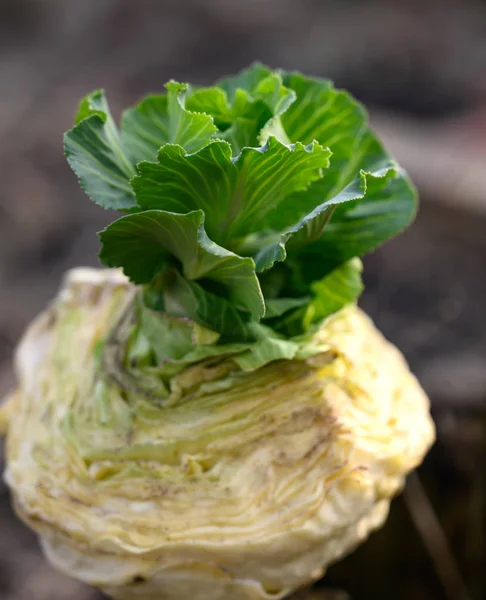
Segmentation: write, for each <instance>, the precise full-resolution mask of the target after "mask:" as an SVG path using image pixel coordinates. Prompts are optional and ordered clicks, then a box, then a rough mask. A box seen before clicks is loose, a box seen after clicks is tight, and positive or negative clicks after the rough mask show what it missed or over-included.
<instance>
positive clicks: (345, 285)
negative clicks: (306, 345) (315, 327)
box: [303, 258, 363, 329]
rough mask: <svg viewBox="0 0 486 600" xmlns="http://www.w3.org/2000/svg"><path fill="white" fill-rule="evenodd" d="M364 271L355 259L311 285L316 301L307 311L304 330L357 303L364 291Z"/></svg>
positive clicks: (313, 301)
mask: <svg viewBox="0 0 486 600" xmlns="http://www.w3.org/2000/svg"><path fill="white" fill-rule="evenodd" d="M362 270H363V265H362V263H361V261H360V259H359V258H354V259H353V260H350V261H348V262H347V263H344V264H343V265H341V266H339V267H337V268H336V269H334V271H332V272H331V273H329V275H326V277H324V278H323V279H321V280H320V281H314V282H313V283H312V284H311V290H312V293H313V294H314V299H313V300H312V302H311V303H310V304H309V306H308V307H307V308H306V310H305V313H304V319H303V323H304V329H308V328H309V327H310V326H311V325H312V324H313V323H316V322H319V321H322V319H325V318H326V317H328V316H329V315H332V314H333V313H335V312H336V311H338V310H339V309H341V308H342V307H343V306H345V305H346V304H351V303H352V302H356V300H357V299H358V298H359V296H360V295H361V292H362V291H363V283H362V281H361V272H362Z"/></svg>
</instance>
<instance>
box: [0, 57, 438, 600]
mask: <svg viewBox="0 0 486 600" xmlns="http://www.w3.org/2000/svg"><path fill="white" fill-rule="evenodd" d="M65 152H66V156H67V160H68V162H69V164H70V165H71V167H72V169H73V170H74V172H75V173H76V175H77V176H78V178H79V181H80V183H81V186H82V187H83V189H84V190H85V191H86V193H87V194H88V195H89V196H90V197H91V199H92V200H93V201H94V202H96V203H97V204H99V205H101V206H102V207H104V208H106V209H115V210H118V211H120V212H122V213H125V214H124V215H123V216H121V217H120V218H119V219H118V220H116V221H114V222H113V223H112V224H110V225H109V226H108V227H107V228H106V229H105V230H104V231H103V232H101V236H100V237H101V242H102V250H101V253H100V258H101V262H102V263H103V264H104V265H106V266H107V267H112V268H109V269H86V268H80V269H74V270H72V271H70V272H69V273H68V274H67V275H66V278H65V280H64V283H63V286H62V288H61V291H60V293H59V295H58V296H57V297H56V298H55V299H54V301H53V302H52V304H51V305H50V307H49V308H48V309H47V310H46V311H45V312H44V313H42V314H41V315H40V316H39V317H38V318H37V319H36V321H35V322H34V323H33V324H32V325H31V326H30V327H29V329H28V330H27V332H26V334H25V336H24V338H23V340H22V341H21V343H20V345H19V348H18V351H17V355H16V371H17V378H18V387H17V390H16V391H15V392H14V393H13V394H12V395H11V396H10V398H9V399H8V402H7V403H6V404H5V405H4V408H3V421H4V422H5V423H6V428H7V430H8V432H7V454H8V461H7V469H6V473H5V478H6V481H7V482H8V484H9V486H10V488H11V490H12V498H13V502H14V506H15V509H16V511H17V513H18V515H19V516H20V517H21V518H22V519H23V520H24V521H25V522H26V523H28V524H29V525H30V526H31V527H32V528H33V529H34V530H35V531H36V532H37V533H38V534H39V536H40V540H41V544H42V547H43V549H44V551H45V554H46V556H47V557H48V559H49V560H50V561H51V562H52V564H53V565H54V566H56V567H57V568H59V569H60V570H62V571H64V572H65V573H67V574H69V575H71V576H73V577H76V578H78V579H80V580H82V581H84V582H87V583H89V584H91V585H93V586H95V587H98V588H101V589H102V590H103V591H104V592H105V593H107V594H108V595H109V596H111V597H113V598H116V599H118V600H135V599H137V600H176V599H177V600H180V599H185V598H191V600H264V599H266V600H270V599H273V600H277V599H279V598H284V597H286V596H288V595H289V594H291V593H292V592H293V591H294V590H296V589H298V588H300V587H301V586H304V585H307V584H309V583H311V582H312V581H314V580H316V579H318V578H320V577H321V576H322V575H323V573H324V571H325V569H326V567H327V566H328V565H329V564H330V563H332V562H334V561H336V560H337V559H339V558H340V557H342V556H343V555H345V554H346V553H348V552H350V551H351V550H352V549H353V548H354V547H355V546H356V545H358V544H359V543H360V542H362V541H363V540H364V539H365V538H366V537H367V535H368V534H369V533H370V532H371V531H372V530H374V529H376V528H377V527H379V526H380V525H381V524H382V523H383V522H384V520H385V518H386V515H387V512H388V509H389V504H390V499H391V498H392V497H393V495H394V494H396V493H397V492H398V491H399V490H400V489H401V487H402V486H403V483H404V478H405V476H406V475H407V473H408V472H410V471H411V470H412V469H413V468H415V467H416V466H417V465H418V464H419V463H420V462H421V460H422V458H423V456H424V454H425V453H426V452H427V450H428V448H429V447H430V445H431V443H432V442H433V439H434V427H433V423H432V421H431V418H430V415H429V402H428V399H427V397H426V395H425V393H424V392H423V390H422V389H421V387H420V385H419V384H418V382H417V381H416V379H415V377H414V376H413V375H412V374H411V373H410V371H409V369H408V366H407V364H406V362H405V360H404V358H403V357H402V355H401V354H400V352H399V351H398V350H397V349H396V348H395V347H394V346H392V345H391V344H390V343H389V342H387V341H386V340H385V339H384V338H383V336H382V335H381V334H380V333H379V332H378V331H377V330H376V328H375V327H374V325H373V324H372V322H371V321H370V319H369V318H368V317H367V316H366V315H365V314H364V313H363V312H362V311H361V310H360V309H359V308H358V307H357V305H356V302H357V299H358V297H359V295H360V293H361V291H362V282H361V270H362V265H361V261H360V258H359V257H360V256H362V255H363V254H366V253H367V252H369V251H371V250H373V249H374V248H376V247H377V246H379V245H380V244H381V243H383V242H384V241H386V240H387V239H388V238H390V237H391V236H393V235H395V234H397V233H398V232H400V231H401V230H403V229H404V228H405V227H406V226H408V225H409V223H410V222H411V221H412V219H413V217H414V214H415V211H416V195H415V191H414V189H413V187H412V185H411V183H410V181H409V179H408V177H407V176H406V174H405V173H404V171H403V170H402V169H401V168H400V167H399V166H398V165H397V164H396V163H395V162H394V160H393V159H392V158H391V157H390V156H389V154H388V153H387V152H386V151H385V150H384V148H383V146H382V145H381V143H380V142H379V141H378V140H377V138H376V137H375V135H374V134H373V133H372V132H371V131H370V129H369V128H368V125H367V119H366V113H365V111H364V109H363V107H362V106H361V105H360V104H358V103H357V102H356V101H355V100H354V99H353V98H352V97H351V96H349V95H348V94H347V93H345V92H342V91H338V90H336V89H335V88H334V87H333V86H332V84H331V83H330V82H329V81H327V80H323V79H317V78H309V77H305V76H303V75H301V74H299V73H286V72H283V71H271V70H270V69H268V68H266V67H264V66H262V65H259V64H257V65H254V66H252V67H250V68H249V69H247V70H245V71H243V72H241V73H240V74H238V75H237V76H235V77H232V78H228V79H224V80H222V81H220V82H218V84H217V85H216V86H214V87H207V88H206V87H197V86H189V85H186V84H180V83H176V82H174V81H170V82H169V83H168V84H167V85H166V92H165V93H164V94H160V95H152V96H148V97H147V98H145V99H144V100H142V101H141V102H140V104H138V105H137V106H136V107H134V108H131V109H129V110H127V111H126V112H125V113H124V114H123V116H122V119H121V125H120V128H118V127H117V125H116V124H115V123H114V121H113V119H112V117H111V115H110V112H109V109H108V105H107V102H106V100H105V96H104V93H103V92H102V91H97V92H94V93H92V94H90V95H88V96H87V97H86V98H85V99H84V100H83V101H82V102H81V105H80V108H79V112H78V115H77V119H76V125H75V127H74V128H73V129H71V130H70V131H69V132H68V133H67V134H66V135H65Z"/></svg>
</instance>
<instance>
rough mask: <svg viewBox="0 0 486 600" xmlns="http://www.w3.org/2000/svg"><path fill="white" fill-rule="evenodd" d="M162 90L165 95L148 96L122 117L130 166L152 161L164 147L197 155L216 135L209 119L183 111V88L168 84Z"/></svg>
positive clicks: (203, 115)
mask: <svg viewBox="0 0 486 600" xmlns="http://www.w3.org/2000/svg"><path fill="white" fill-rule="evenodd" d="M165 87H166V88H167V94H164V95H154V96H148V97H147V98H144V100H142V101H141V102H140V103H139V104H138V105H137V106H136V107H134V108H130V109H128V110H127V111H125V112H124V114H123V117H122V126H121V130H122V134H121V135H122V141H123V144H124V145H125V147H126V148H127V152H128V153H129V154H130V157H131V159H132V161H133V162H139V161H141V160H153V159H154V158H155V157H156V156H157V152H158V150H159V149H160V148H161V146H163V145H164V144H167V143H170V144H179V145H181V146H182V147H183V148H185V150H186V151H187V152H188V153H192V152H196V151H197V150H199V149H200V148H202V147H203V146H205V145H206V144H207V143H208V142H209V141H210V139H211V137H212V136H213V134H214V132H215V131H217V127H216V125H215V124H214V120H213V117H212V116H210V115H209V114H200V113H196V112H190V111H188V110H186V108H185V103H186V95H187V92H188V86H187V85H186V84H183V83H177V82H176V81H170V82H169V83H167V84H166V85H165Z"/></svg>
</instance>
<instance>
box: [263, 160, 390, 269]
mask: <svg viewBox="0 0 486 600" xmlns="http://www.w3.org/2000/svg"><path fill="white" fill-rule="evenodd" d="M398 176H399V175H398V172H397V170H396V168H393V167H389V168H385V169H382V170H380V171H377V172H375V173H366V172H365V171H361V173H360V174H359V177H358V178H357V179H356V180H355V181H353V182H352V183H350V184H349V185H348V186H346V187H345V188H344V189H343V190H342V191H341V192H340V193H339V194H337V196H335V197H334V198H332V199H330V200H327V201H326V202H323V203H322V204H321V205H319V206H317V207H316V208H315V209H314V210H313V211H311V212H310V213H309V214H308V215H306V216H305V217H304V218H302V219H301V220H300V221H299V222H298V223H296V224H295V225H294V226H293V227H291V228H290V229H289V231H287V232H286V233H284V234H283V235H282V236H281V238H280V239H279V240H278V241H277V242H274V243H272V244H271V245H269V246H266V247H263V248H262V249H261V250H260V251H259V252H258V254H257V255H256V256H255V263H256V266H257V271H258V272H261V271H265V270H267V269H269V268H271V267H272V266H273V265H274V264H275V262H278V261H283V260H285V258H286V257H287V247H288V248H289V249H292V248H294V249H295V248H299V247H302V246H307V245H309V244H311V243H312V242H315V241H317V240H319V239H320V238H321V236H322V234H323V232H324V229H325V228H326V226H328V223H329V221H330V220H331V218H332V215H333V212H334V210H335V209H336V207H338V206H341V205H342V207H343V209H344V210H346V205H347V204H350V203H353V206H354V204H355V202H353V201H356V200H363V199H366V200H367V201H368V204H369V205H371V202H372V201H373V199H374V198H375V197H376V196H377V194H379V193H380V191H381V190H382V189H383V188H385V187H386V186H387V185H388V182H389V181H390V179H392V178H396V177H398ZM369 241H371V240H369ZM358 256H359V255H358ZM324 261H326V259H325V258H324Z"/></svg>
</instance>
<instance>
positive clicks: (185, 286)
mask: <svg viewBox="0 0 486 600" xmlns="http://www.w3.org/2000/svg"><path fill="white" fill-rule="evenodd" d="M163 295H164V301H165V310H166V312H168V313H169V314H173V315H179V316H181V317H188V318H190V319H193V320H194V321H196V322H197V323H199V324H200V325H203V326H204V327H207V328H208V329H212V330H213V331H217V332H219V333H221V342H222V343H227V342H232V341H238V342H246V341H254V340H255V338H254V336H253V333H252V330H251V328H250V327H249V322H248V321H249V318H248V313H242V312H240V311H238V310H237V309H236V307H235V305H234V303H232V302H230V301H229V300H227V299H226V298H223V297H221V296H217V295H216V294H213V293H211V292H209V291H208V290H205V289H204V288H203V287H202V286H201V285H199V284H198V283H197V282H195V281H188V280H187V279H185V278H184V277H182V276H180V275H178V274H177V273H176V274H175V278H174V279H173V281H172V282H171V284H170V285H169V286H168V287H167V288H166V289H165V290H164V293H163Z"/></svg>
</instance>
